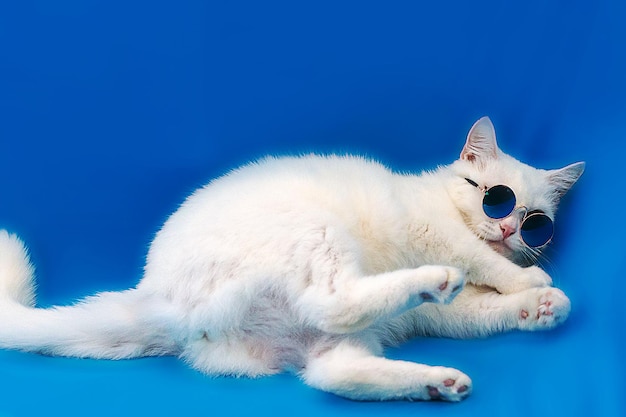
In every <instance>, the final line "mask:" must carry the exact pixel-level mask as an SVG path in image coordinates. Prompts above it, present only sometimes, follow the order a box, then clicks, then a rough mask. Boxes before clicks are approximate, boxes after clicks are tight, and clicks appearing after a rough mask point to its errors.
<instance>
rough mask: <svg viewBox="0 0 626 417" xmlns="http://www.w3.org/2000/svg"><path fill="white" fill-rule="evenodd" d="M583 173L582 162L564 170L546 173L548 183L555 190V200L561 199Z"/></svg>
mask: <svg viewBox="0 0 626 417" xmlns="http://www.w3.org/2000/svg"><path fill="white" fill-rule="evenodd" d="M584 171H585V163H584V162H576V163H573V164H571V165H568V166H566V167H565V168H561V169H555V170H552V171H548V172H547V178H548V182H549V183H550V184H551V185H552V186H553V187H554V189H555V190H556V195H557V198H559V199H560V198H561V197H563V195H565V193H567V192H568V191H569V189H570V188H572V186H573V185H574V184H575V183H576V181H578V179H579V178H580V176H581V175H583V172H584Z"/></svg>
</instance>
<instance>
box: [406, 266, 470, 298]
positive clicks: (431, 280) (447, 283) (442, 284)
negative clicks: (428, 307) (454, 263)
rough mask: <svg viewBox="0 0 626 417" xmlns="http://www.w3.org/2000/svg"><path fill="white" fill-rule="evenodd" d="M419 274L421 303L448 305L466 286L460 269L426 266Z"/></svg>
mask: <svg viewBox="0 0 626 417" xmlns="http://www.w3.org/2000/svg"><path fill="white" fill-rule="evenodd" d="M417 272H418V275H417V279H418V280H419V291H418V294H419V300H418V302H419V303H422V302H432V303H439V304H448V303H450V302H451V301H452V300H453V299H454V297H456V296H457V294H458V293H459V292H461V290H462V289H463V287H464V286H465V274H464V273H463V271H461V270H460V269H458V268H453V267H449V266H438V265H426V266H422V267H420V268H418V269H417Z"/></svg>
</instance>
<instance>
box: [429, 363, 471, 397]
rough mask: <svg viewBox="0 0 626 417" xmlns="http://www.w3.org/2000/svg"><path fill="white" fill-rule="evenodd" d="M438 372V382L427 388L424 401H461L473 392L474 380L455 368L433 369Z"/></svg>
mask: <svg viewBox="0 0 626 417" xmlns="http://www.w3.org/2000/svg"><path fill="white" fill-rule="evenodd" d="M433 370H434V371H435V370H436V371H437V373H438V374H440V375H437V377H436V382H434V381H433V382H432V383H430V384H428V385H426V387H425V391H426V392H425V393H424V395H423V399H425V400H438V401H454V402H456V401H461V400H464V399H465V398H467V397H468V396H469V395H470V394H471V392H472V380H471V379H470V378H469V377H468V376H467V375H465V374H464V373H462V372H460V371H457V370H456V369H453V368H444V367H433Z"/></svg>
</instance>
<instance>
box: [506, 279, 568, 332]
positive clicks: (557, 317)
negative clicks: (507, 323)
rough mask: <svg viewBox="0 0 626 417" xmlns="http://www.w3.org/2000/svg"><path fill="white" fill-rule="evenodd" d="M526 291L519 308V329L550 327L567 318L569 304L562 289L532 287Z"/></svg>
mask: <svg viewBox="0 0 626 417" xmlns="http://www.w3.org/2000/svg"><path fill="white" fill-rule="evenodd" d="M526 293H527V296H526V302H525V303H524V304H525V305H523V306H522V308H521V309H520V310H519V317H518V323H519V327H520V329H522V330H544V329H551V328H553V327H555V326H557V325H559V324H561V323H563V322H564V321H565V320H566V319H567V316H568V315H569V312H570V309H571V305H570V301H569V298H567V296H566V295H565V294H564V293H563V291H561V290H559V289H557V288H551V287H547V288H533V289H530V290H527V291H526Z"/></svg>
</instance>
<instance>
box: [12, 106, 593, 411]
mask: <svg viewBox="0 0 626 417" xmlns="http://www.w3.org/2000/svg"><path fill="white" fill-rule="evenodd" d="M580 174H582V165H581V164H575V165H572V166H570V167H566V168H564V169H562V170H558V171H543V170H538V169H535V168H532V167H530V166H528V165H524V164H522V163H520V162H519V161H517V160H515V159H513V158H511V157H510V156H508V155H506V154H504V153H502V152H501V151H500V150H499V149H498V147H497V144H496V141H495V131H494V130H493V126H492V125H491V122H490V121H489V119H486V118H483V119H481V120H480V121H479V122H477V124H476V125H475V126H474V127H473V128H472V130H471V131H470V134H469V135H468V139H467V142H466V144H465V146H464V148H463V151H462V153H461V158H460V159H459V160H458V161H456V162H454V163H453V164H452V165H449V166H445V167H441V168H440V169H438V170H437V171H435V172H426V173H422V174H420V175H409V174H397V173H394V172H392V171H390V170H388V169H387V168H385V167H383V166H382V165H380V164H378V163H376V162H373V161H370V160H367V159H364V158H358V157H351V156H316V155H310V156H304V157H298V158H295V157H292V158H267V159H265V160H262V161H260V162H257V163H253V164H250V165H248V166H246V167H243V168H241V169H238V170H236V171H234V172H232V173H230V174H229V175H226V176H224V177H223V178H220V179H217V180H215V181H213V182H212V183H210V184H209V185H207V186H206V187H204V188H202V189H200V190H198V191H197V192H196V193H194V194H193V195H192V196H191V197H189V198H188V199H187V200H186V201H185V203H184V204H183V205H182V206H181V207H180V209H179V210H178V211H177V212H176V213H174V214H173V215H172V216H171V217H170V218H169V220H168V221H167V222H166V224H165V225H164V226H163V228H162V229H161V230H160V231H159V233H158V234H157V236H156V238H155V239H154V242H153V243H152V245H151V247H150V250H149V253H148V259H147V264H146V267H145V275H144V278H143V279H142V281H141V282H140V283H139V285H138V286H137V288H135V289H131V290H128V291H124V292H120V293H102V294H99V295H96V296H94V297H90V298H87V299H86V300H84V301H83V302H81V303H79V304H77V305H75V306H70V307H57V308H52V309H37V308H33V300H34V295H33V294H34V290H33V277H32V275H33V268H32V267H31V265H30V263H29V261H28V256H27V254H26V251H25V248H24V246H23V245H22V243H21V242H20V241H19V239H17V238H16V237H15V236H13V235H9V234H8V233H6V232H4V231H2V232H0V297H1V299H0V346H1V347H4V348H10V349H21V350H26V351H35V352H45V353H48V354H54V355H69V356H79V357H95V358H111V359H118V358H131V357H137V356H146V355H178V356H180V357H181V358H183V359H184V360H186V361H187V362H188V363H189V364H190V365H191V366H193V367H194V368H196V369H199V370H200V371H202V372H206V373H209V374H229V375H241V376H243V375H245V376H261V375H268V374H273V373H277V372H281V371H284V370H290V371H292V372H294V373H297V374H298V375H300V376H301V377H302V379H303V380H304V381H305V382H306V383H308V384H310V385H311V386H314V387H317V388H320V389H322V390H326V391H329V392H333V393H336V394H338V395H343V396H346V397H349V398H353V399H367V400H384V399H433V398H435V399H439V398H440V399H445V400H451V401H456V400H460V399H462V398H464V397H466V396H467V395H468V394H469V393H470V392H471V381H470V379H469V378H468V377H467V376H466V375H464V374H462V373H461V372H459V371H457V370H454V369H448V368H441V367H428V366H425V365H418V364H413V363H408V362H401V361H390V360H387V359H384V358H382V357H381V355H382V351H383V348H384V346H386V345H390V344H394V343H398V342H401V341H403V340H406V339H407V338H409V337H412V336H415V335H418V334H421V335H438V336H450V337H476V336H486V335H489V334H492V333H495V332H499V331H505V330H510V329H524V330H535V329H544V328H550V327H553V326H554V325H556V324H558V323H560V322H562V321H563V320H565V318H566V317H567V315H568V313H569V300H568V299H567V297H566V296H565V295H564V294H563V293H562V292H561V291H559V290H557V289H555V288H551V287H550V286H549V285H550V283H551V279H550V277H549V276H548V275H547V274H546V273H545V272H543V271H542V270H541V269H540V268H538V267H536V266H530V267H526V268H525V267H522V266H520V264H524V263H528V260H529V259H530V260H534V259H535V258H536V256H537V255H538V253H536V251H533V252H532V253H530V254H529V253H527V252H528V249H527V248H525V247H524V246H523V244H522V242H521V241H520V239H519V233H513V234H512V235H511V236H508V237H507V238H506V239H504V240H503V235H502V232H501V230H500V224H499V221H495V220H492V219H489V218H487V217H486V216H485V215H484V213H483V212H482V209H481V199H482V193H481V192H480V191H479V190H477V189H476V188H475V187H473V186H472V185H471V184H469V183H468V182H467V181H466V180H465V179H464V178H465V177H467V178H471V179H472V180H473V181H475V182H477V183H478V184H480V185H481V186H491V185H496V184H507V185H509V186H510V187H511V188H512V189H513V190H514V192H515V193H516V195H517V197H518V203H519V204H520V205H523V206H526V207H529V208H533V209H541V210H543V211H544V212H545V213H546V214H547V215H549V216H551V217H553V216H554V213H555V211H556V204H557V203H558V200H559V198H560V197H561V196H562V195H563V194H564V193H565V192H566V191H567V190H568V189H569V187H571V185H573V183H574V182H575V181H576V180H577V179H578V177H579V176H580ZM516 216H520V214H519V213H518V212H517V211H516V212H514V213H513V214H511V216H509V218H507V219H503V220H501V221H507V222H509V225H510V226H511V227H518V226H519V218H517V217H516ZM466 282H467V283H468V285H467V286H466V289H465V290H463V291H462V289H463V288H464V285H465V283H466ZM459 293H460V294H459ZM457 294H459V295H458V297H456V298H455V296H457ZM453 299H454V302H451V301H452V300H453ZM422 304H423V305H422Z"/></svg>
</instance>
